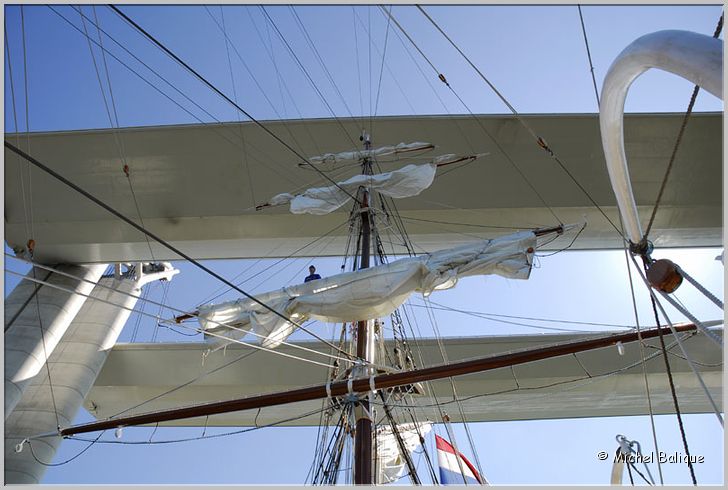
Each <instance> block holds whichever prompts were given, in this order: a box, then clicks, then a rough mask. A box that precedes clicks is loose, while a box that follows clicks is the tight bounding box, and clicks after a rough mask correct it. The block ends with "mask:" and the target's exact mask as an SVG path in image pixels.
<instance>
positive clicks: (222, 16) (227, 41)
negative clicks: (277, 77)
mask: <svg viewBox="0 0 728 490" xmlns="http://www.w3.org/2000/svg"><path fill="white" fill-rule="evenodd" d="M219 7H220V19H221V21H222V35H223V36H224V37H225V54H226V55H227V61H228V68H229V71H230V85H231V86H232V89H233V100H234V101H235V102H236V103H237V102H238V91H237V88H236V87H235V75H234V74H233V63H232V60H231V59H230V46H231V45H232V46H233V48H235V45H233V44H232V41H231V40H230V39H229V38H228V35H227V32H226V29H225V12H224V10H223V8H222V5H220V6H219ZM205 10H207V12H208V13H209V14H210V17H212V18H213V20H214V19H215V18H214V17H213V16H212V12H210V9H208V8H207V5H205ZM236 51H237V49H236ZM264 95H265V94H264ZM235 116H236V118H237V120H238V123H241V122H242V119H241V117H240V113H239V112H238V111H235ZM279 119H280V117H279ZM284 126H285V127H286V128H287V127H288V125H287V124H285V123H284ZM288 132H289V134H290V131H288ZM238 133H239V134H240V142H241V143H242V145H243V151H242V152H240V160H241V163H242V164H243V167H245V172H246V174H247V176H248V190H249V191H250V200H251V205H253V206H255V204H256V200H255V189H254V188H253V179H252V177H251V175H250V165H248V158H247V157H248V152H247V151H246V149H245V137H244V136H243V128H242V127H241V126H240V125H238ZM294 142H295V139H294ZM299 148H300V145H299Z"/></svg>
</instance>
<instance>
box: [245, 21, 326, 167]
mask: <svg viewBox="0 0 728 490" xmlns="http://www.w3.org/2000/svg"><path fill="white" fill-rule="evenodd" d="M243 10H245V13H246V14H248V18H249V19H250V23H251V24H253V28H254V29H255V33H256V35H257V36H258V39H260V43H261V45H263V47H264V48H265V52H266V54H267V55H268V58H269V59H270V60H271V63H272V64H273V68H274V69H275V71H276V81H277V82H278V92H279V94H280V96H281V104H282V105H283V113H284V115H285V116H286V117H288V111H287V110H286V100H285V98H284V97H283V92H282V90H281V86H282V87H283V88H284V89H285V90H286V94H287V95H288V98H289V99H290V100H291V103H292V104H293V108H294V109H295V110H296V114H297V115H298V119H303V115H302V114H301V110H300V109H299V108H298V104H296V99H295V97H293V95H292V94H291V91H290V90H289V88H288V84H287V83H286V80H285V78H283V77H281V73H280V70H279V69H278V63H277V62H276V57H275V52H274V51H273V40H272V38H271V36H270V28H269V27H268V23H267V22H266V23H265V32H266V36H267V38H268V45H266V43H265V40H264V39H263V34H262V33H261V32H260V29H258V23H257V22H256V21H255V18H253V14H251V13H250V11H251V9H249V8H245V9H243ZM240 58H242V57H240ZM273 110H274V111H275V108H274V109H273ZM276 115H277V116H278V119H282V118H281V116H280V115H279V114H278V112H277V111H276ZM303 128H304V129H305V131H306V133H307V134H308V137H309V139H310V141H311V143H313V146H314V148H316V151H317V153H318V154H321V153H322V151H321V149H320V148H319V146H318V144H317V143H316V139H315V138H314V137H313V134H311V130H310V129H309V127H308V124H304V125H303ZM291 137H293V135H291ZM299 147H300V145H299Z"/></svg>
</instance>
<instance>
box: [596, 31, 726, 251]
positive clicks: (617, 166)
mask: <svg viewBox="0 0 728 490" xmlns="http://www.w3.org/2000/svg"><path fill="white" fill-rule="evenodd" d="M650 68H660V69H662V70H665V71H668V72H670V73H674V74H675V75H679V76H681V77H683V78H685V79H687V80H690V81H691V82H693V83H695V84H696V85H700V87H702V88H704V89H705V90H707V91H708V92H710V93H711V94H713V95H715V96H716V97H719V98H720V99H723V41H722V40H720V39H715V38H712V37H710V36H706V35H703V34H697V33H694V32H689V31H677V30H669V31H659V32H654V33H652V34H647V35H645V36H642V37H640V38H638V39H637V40H636V41H634V42H633V43H632V44H630V45H629V46H627V47H626V48H625V49H624V51H622V52H621V53H620V54H619V56H617V59H615V60H614V62H613V63H612V66H610V67H609V71H608V72H607V76H606V77H605V78H604V85H603V87H602V97H601V103H600V105H599V124H600V126H601V133H602V146H603V147H604V158H605V160H606V162H607V170H608V171H609V180H610V181H611V183H612V189H613V190H614V195H615V196H616V198H617V205H618V206H619V210H620V213H621V215H622V220H623V221H624V227H625V231H626V233H627V235H628V237H629V239H630V240H631V241H632V243H634V244H638V243H639V242H641V241H642V227H641V226H640V221H639V215H638V214H637V205H636V203H635V199H634V194H633V193H632V183H631V181H630V178H629V169H628V168H627V157H626V155H625V151H624V120H623V119H624V101H625V99H626V98H627V92H628V90H629V87H630V85H632V82H633V81H634V80H635V79H636V78H637V77H638V76H640V75H641V74H642V73H644V72H645V71H647V70H649V69H650Z"/></svg>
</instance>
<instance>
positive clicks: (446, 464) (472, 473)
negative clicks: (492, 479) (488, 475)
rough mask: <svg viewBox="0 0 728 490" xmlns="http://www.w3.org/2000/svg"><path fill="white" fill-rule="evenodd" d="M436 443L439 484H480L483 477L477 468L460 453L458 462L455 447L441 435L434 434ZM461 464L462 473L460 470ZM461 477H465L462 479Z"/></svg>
mask: <svg viewBox="0 0 728 490" xmlns="http://www.w3.org/2000/svg"><path fill="white" fill-rule="evenodd" d="M435 442H436V444H437V461H438V464H439V466H440V484H442V485H463V484H474V485H482V484H483V479H482V477H481V476H480V474H479V473H478V470H476V469H475V467H474V466H473V465H472V464H471V463H470V461H468V460H467V458H466V457H465V456H463V455H462V453H460V462H461V465H459V464H458V460H457V456H456V455H455V454H456V453H455V448H453V447H452V445H450V443H449V442H447V441H446V440H445V439H443V438H442V437H440V436H438V435H435ZM460 466H462V468H463V471H464V472H465V473H464V474H463V473H461V472H460ZM463 477H465V479H464V480H463Z"/></svg>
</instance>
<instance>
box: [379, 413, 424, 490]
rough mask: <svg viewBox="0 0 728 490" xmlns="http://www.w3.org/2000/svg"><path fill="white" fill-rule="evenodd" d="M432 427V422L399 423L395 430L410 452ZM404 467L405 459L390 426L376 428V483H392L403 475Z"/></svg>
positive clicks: (418, 444)
mask: <svg viewBox="0 0 728 490" xmlns="http://www.w3.org/2000/svg"><path fill="white" fill-rule="evenodd" d="M430 429H432V424H431V423H429V422H423V423H420V424H416V425H415V424H413V423H409V424H399V425H397V432H398V433H399V436H400V437H401V438H402V443H403V445H404V447H405V449H406V450H407V452H409V453H411V452H412V451H414V450H415V449H417V447H419V446H420V445H421V440H420V436H421V437H425V435H426V434H427V433H429V432H430ZM405 468H406V463H405V459H404V457H403V456H402V452H401V450H400V447H399V444H398V442H397V438H396V436H395V435H394V433H393V432H392V428H391V427H390V426H386V427H382V428H380V429H378V430H377V485H382V484H387V483H393V482H395V481H397V480H399V479H400V478H402V475H404V471H405Z"/></svg>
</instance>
